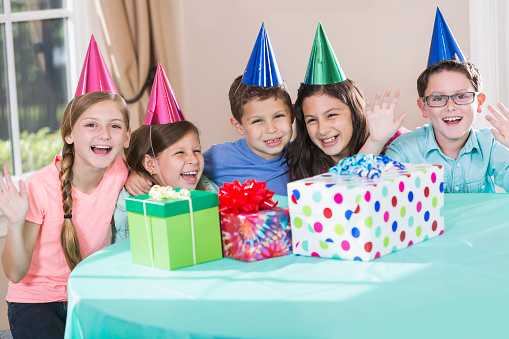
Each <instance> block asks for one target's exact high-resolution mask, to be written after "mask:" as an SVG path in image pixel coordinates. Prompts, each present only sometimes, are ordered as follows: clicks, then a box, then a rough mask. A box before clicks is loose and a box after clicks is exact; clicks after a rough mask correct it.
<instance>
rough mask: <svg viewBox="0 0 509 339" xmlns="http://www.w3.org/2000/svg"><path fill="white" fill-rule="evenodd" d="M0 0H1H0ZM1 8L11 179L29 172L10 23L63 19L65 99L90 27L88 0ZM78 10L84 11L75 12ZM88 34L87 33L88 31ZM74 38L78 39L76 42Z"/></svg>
mask: <svg viewBox="0 0 509 339" xmlns="http://www.w3.org/2000/svg"><path fill="white" fill-rule="evenodd" d="M0 1H2V0H0ZM2 2H3V12H2V13H1V14H0V25H3V26H4V33H5V56H6V65H5V66H6V70H7V88H8V98H9V114H10V129H11V136H12V140H11V141H12V156H13V159H12V164H13V173H11V174H12V175H13V180H14V179H15V180H16V181H18V179H20V178H21V179H26V178H27V177H28V176H29V175H30V174H31V173H30V172H27V173H23V169H22V162H21V147H20V126H19V119H18V98H17V85H16V65H15V60H14V40H13V30H12V26H13V24H16V23H19V22H27V21H39V20H50V19H63V20H64V25H65V28H66V29H65V32H66V36H65V44H66V55H67V57H68V66H67V76H66V78H67V93H68V100H70V98H71V97H72V96H74V91H73V89H74V84H75V83H77V76H78V72H79V70H78V69H77V56H78V55H81V54H84V51H86V49H84V48H83V45H86V44H87V41H82V40H84V38H85V36H86V35H87V33H88V32H89V31H90V25H89V24H88V21H87V17H88V15H87V14H88V12H89V10H88V7H89V6H88V5H87V3H88V1H85V2H83V1H79V0H65V5H64V7H63V8H59V9H44V10H36V11H25V12H16V13H12V12H11V4H10V0H3V1H2ZM77 12H81V13H83V14H84V15H81V16H78V15H76V13H77ZM88 35H89V34H88ZM76 42H81V43H79V44H77V43H76Z"/></svg>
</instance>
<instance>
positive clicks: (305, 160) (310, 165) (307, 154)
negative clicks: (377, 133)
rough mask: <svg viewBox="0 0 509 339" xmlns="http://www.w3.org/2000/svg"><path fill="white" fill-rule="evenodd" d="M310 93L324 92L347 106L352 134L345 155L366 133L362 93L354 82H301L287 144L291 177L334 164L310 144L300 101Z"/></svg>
mask: <svg viewBox="0 0 509 339" xmlns="http://www.w3.org/2000/svg"><path fill="white" fill-rule="evenodd" d="M314 95H328V96H330V97H332V98H336V99H339V100H341V102H343V103H344V104H345V105H347V106H348V108H349V109H350V111H351V113H352V125H353V134H352V138H351V139H350V142H349V143H348V145H347V149H348V156H352V155H354V154H357V153H358V152H359V150H360V149H361V148H362V146H363V145H364V143H365V142H366V140H367V138H368V135H369V133H368V121H367V116H366V111H365V101H364V95H363V94H362V91H361V90H360V88H359V86H357V84H355V83H354V82H353V81H351V80H349V79H347V80H345V81H342V82H338V83H334V84H328V85H306V84H301V85H300V87H299V91H298V93H297V100H296V101H295V108H294V109H295V121H296V132H297V137H296V138H295V140H294V141H293V142H292V143H290V146H288V151H287V154H286V162H287V163H288V167H289V169H290V176H291V178H292V180H299V179H303V178H307V177H310V176H313V175H317V174H320V173H323V172H324V171H326V170H327V169H329V168H330V167H332V166H334V165H335V162H334V160H332V158H331V157H330V156H329V155H327V154H325V153H324V152H323V151H322V150H321V149H320V148H319V147H318V146H316V145H315V144H314V143H313V141H312V140H311V138H310V137H309V134H308V131H307V128H306V122H305V121H304V112H303V111H302V103H303V101H304V99H306V98H308V97H311V96H314Z"/></svg>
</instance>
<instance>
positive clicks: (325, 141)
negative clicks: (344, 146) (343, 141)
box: [323, 137, 336, 144]
mask: <svg viewBox="0 0 509 339" xmlns="http://www.w3.org/2000/svg"><path fill="white" fill-rule="evenodd" d="M335 139H336V137H330V138H329V139H325V140H323V142H324V143H326V144H327V143H329V142H333V141H334V140H335Z"/></svg>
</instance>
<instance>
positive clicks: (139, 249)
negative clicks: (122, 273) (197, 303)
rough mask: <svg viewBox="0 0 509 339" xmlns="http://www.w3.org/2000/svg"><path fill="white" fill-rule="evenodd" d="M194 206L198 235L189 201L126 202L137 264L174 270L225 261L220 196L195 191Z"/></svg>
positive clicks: (146, 198) (140, 199)
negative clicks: (220, 218) (219, 209)
mask: <svg viewBox="0 0 509 339" xmlns="http://www.w3.org/2000/svg"><path fill="white" fill-rule="evenodd" d="M176 190H178V189H176ZM191 202H192V210H193V221H194V233H193V231H192V230H193V225H192V223H191V215H190V209H189V201H188V200H175V199H163V200H155V199H151V198H150V197H149V196H148V195H147V194H146V195H140V196H136V197H132V198H127V199H126V207H127V211H128V219H129V233H130V241H131V253H132V261H133V263H135V264H139V265H145V266H150V267H156V268H161V269H165V270H174V269H178V268H182V267H186V266H191V265H194V264H195V262H194V261H195V258H196V264H200V263H204V262H208V261H212V260H216V259H221V258H222V256H223V255H222V245H221V229H220V226H219V211H218V207H217V206H218V204H219V201H218V198H217V194H215V193H209V192H202V191H191ZM143 205H145V209H144V206H143ZM145 212H146V214H145ZM193 238H194V246H193Z"/></svg>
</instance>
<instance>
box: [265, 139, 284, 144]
mask: <svg viewBox="0 0 509 339" xmlns="http://www.w3.org/2000/svg"><path fill="white" fill-rule="evenodd" d="M279 139H281V138H277V139H272V140H267V141H265V142H267V143H269V144H270V143H273V142H276V141H278V140H279Z"/></svg>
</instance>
